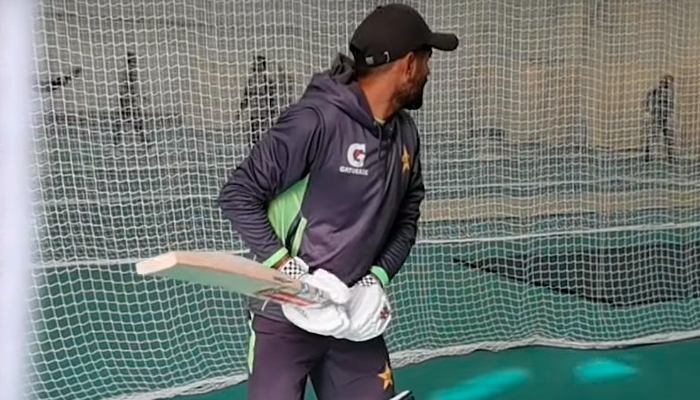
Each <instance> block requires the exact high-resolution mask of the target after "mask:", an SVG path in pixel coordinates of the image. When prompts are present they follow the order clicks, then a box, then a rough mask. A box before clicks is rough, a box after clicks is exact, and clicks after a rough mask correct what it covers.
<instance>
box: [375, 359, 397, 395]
mask: <svg viewBox="0 0 700 400" xmlns="http://www.w3.org/2000/svg"><path fill="white" fill-rule="evenodd" d="M377 376H378V377H379V378H380V379H381V380H382V384H383V386H384V390H387V389H389V388H390V387H392V386H394V374H393V373H392V372H391V368H389V363H386V364H385V365H384V371H382V373H381V374H379V375H377Z"/></svg>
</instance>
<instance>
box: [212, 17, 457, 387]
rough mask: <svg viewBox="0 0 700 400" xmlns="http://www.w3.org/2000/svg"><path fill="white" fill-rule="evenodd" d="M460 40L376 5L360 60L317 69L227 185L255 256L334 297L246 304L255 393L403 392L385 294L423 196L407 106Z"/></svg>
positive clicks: (362, 31) (229, 206) (361, 31)
mask: <svg viewBox="0 0 700 400" xmlns="http://www.w3.org/2000/svg"><path fill="white" fill-rule="evenodd" d="M457 45H458V40H457V37H456V36H455V35H452V34H440V33H433V32H432V31H431V30H430V29H429V27H428V25H427V24H426V23H425V21H424V20H423V18H422V17H421V15H420V14H419V13H418V12H417V11H416V10H414V9H412V8H410V7H408V6H405V5H398V4H392V5H387V6H384V7H379V8H377V9H376V10H374V11H373V12H372V13H371V14H370V15H369V16H367V17H366V19H365V20H364V21H363V22H362V23H361V24H360V25H359V26H358V27H357V30H356V31H355V33H354V35H353V37H352V39H351V42H350V50H351V52H352V53H353V56H354V60H355V62H353V61H352V60H350V58H348V57H346V56H344V55H342V54H341V55H339V56H338V58H337V59H336V60H335V62H334V63H333V66H332V67H331V69H330V70H328V71H326V72H324V73H320V74H316V75H315V76H314V77H313V78H312V80H311V83H310V84H309V86H308V87H307V89H306V91H305V93H304V95H303V96H302V98H301V99H300V100H299V102H298V103H296V104H294V105H292V106H290V108H289V109H288V110H287V111H285V113H284V114H283V115H282V116H281V117H280V118H279V119H278V121H277V122H276V124H275V125H274V126H273V127H272V128H271V129H270V130H269V132H268V135H267V137H266V138H265V139H263V140H262V141H261V142H260V143H258V145H257V146H255V147H254V148H253V149H252V151H251V153H250V155H249V156H248V158H247V159H246V160H244V162H243V163H242V164H241V165H240V166H238V168H236V170H235V171H234V172H233V173H232V174H231V176H230V178H229V181H228V182H227V183H226V185H225V186H224V187H223V189H222V191H221V194H220V198H219V204H220V207H221V209H222V211H223V214H224V216H225V217H226V218H227V219H229V220H230V221H231V223H232V225H233V228H234V229H235V230H236V231H238V233H239V234H240V236H241V238H242V239H243V241H244V242H245V243H246V244H247V245H248V246H249V247H250V249H251V252H252V253H253V254H254V256H255V257H256V258H257V259H259V260H260V261H261V262H262V263H263V264H264V265H265V266H268V267H271V268H277V269H279V270H280V271H282V272H284V273H286V274H288V275H290V276H292V277H294V278H297V279H301V280H303V281H305V282H307V283H309V284H311V285H314V286H317V287H319V288H320V289H322V290H325V291H326V292H327V293H328V294H329V296H330V297H331V299H333V300H334V302H335V304H332V305H328V306H324V307H318V308H313V309H300V308H296V307H293V306H282V307H279V306H277V305H275V304H272V303H263V302H259V301H251V304H250V307H251V315H252V317H251V318H252V321H251V327H252V330H253V332H252V337H251V345H250V351H251V355H250V358H249V359H250V365H249V368H250V379H249V382H248V399H249V400H268V399H275V400H301V399H303V397H304V388H305V383H306V379H307V377H309V378H310V379H311V382H312V384H313V386H314V390H315V392H316V395H317V396H318V398H319V400H356V399H363V400H387V399H391V398H392V397H393V396H394V395H395V390H394V381H393V374H392V370H391V365H390V363H389V355H388V351H387V347H386V344H385V342H384V339H383V337H382V335H383V333H384V330H385V329H386V327H387V325H388V324H389V321H390V320H391V307H390V304H389V300H388V298H387V295H386V293H385V291H384V290H385V288H386V286H387V285H388V284H389V282H390V280H391V279H392V278H393V277H394V275H396V273H397V272H398V271H399V269H400V268H401V266H402V265H403V263H404V262H405V260H406V259H407V257H408V255H409V253H410V251H411V248H412V247H413V245H414V243H415V238H416V230H417V222H418V218H419V213H420V211H419V208H420V204H421V202H422V201H423V198H424V193H425V192H424V186H423V178H422V174H421V164H420V157H419V138H418V130H417V128H416V125H415V123H414V122H413V120H412V119H411V117H410V115H409V114H408V113H407V112H405V111H404V109H412V110H417V109H419V108H420V107H421V105H422V102H423V88H424V86H425V84H426V82H427V78H428V74H429V68H428V61H429V59H430V56H431V54H432V49H434V48H435V49H439V50H444V51H452V50H454V49H455V48H456V47H457ZM399 398H401V399H404V398H406V397H405V395H404V394H401V395H398V396H397V397H396V399H399Z"/></svg>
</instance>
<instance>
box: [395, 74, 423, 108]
mask: <svg viewBox="0 0 700 400" xmlns="http://www.w3.org/2000/svg"><path fill="white" fill-rule="evenodd" d="M426 83H428V78H427V77H424V78H422V79H420V78H418V79H416V80H415V81H413V82H410V83H409V85H408V86H407V87H406V88H405V90H403V91H402V93H401V95H400V96H399V97H398V100H399V101H398V103H399V106H400V108H402V109H405V110H419V109H420V108H421V107H423V91H424V89H425V84H426Z"/></svg>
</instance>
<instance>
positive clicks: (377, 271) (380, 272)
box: [369, 265, 391, 287]
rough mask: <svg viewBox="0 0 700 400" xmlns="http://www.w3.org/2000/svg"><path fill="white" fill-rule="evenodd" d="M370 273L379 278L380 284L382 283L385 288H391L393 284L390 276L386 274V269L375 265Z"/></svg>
mask: <svg viewBox="0 0 700 400" xmlns="http://www.w3.org/2000/svg"><path fill="white" fill-rule="evenodd" d="M369 272H371V273H372V274H373V275H374V276H376V277H377V279H379V282H381V283H382V286H383V287H387V286H389V282H391V279H389V274H387V273H386V270H384V268H382V267H379V266H376V265H375V266H373V267H372V268H370V269H369Z"/></svg>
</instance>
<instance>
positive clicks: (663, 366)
mask: <svg viewBox="0 0 700 400" xmlns="http://www.w3.org/2000/svg"><path fill="white" fill-rule="evenodd" d="M699 376H700V340H688V341H682V342H675V343H669V344H661V345H650V346H639V347H632V348H627V349H617V350H605V351H599V350H595V351H594V350H566V349H555V348H544V347H528V348H520V349H513V350H507V351H503V352H498V353H491V352H483V351H480V352H476V353H472V354H469V355H466V356H460V357H445V358H438V359H433V360H430V361H427V362H424V363H422V364H418V365H413V366H409V367H406V368H402V369H399V370H397V371H396V372H395V380H396V384H397V388H398V389H400V390H404V389H411V390H412V391H413V392H414V394H415V397H416V400H487V399H488V400H627V399H629V400H632V399H634V400H660V399H663V400H698V399H700V378H699ZM245 397H246V387H245V384H241V385H238V386H234V387H232V388H229V389H227V390H223V391H219V392H214V393H210V394H207V395H202V396H196V397H186V398H185V397H183V398H181V400H237V399H245ZM306 398H307V400H310V399H316V397H315V396H313V394H310V393H307V397H306ZM331 400H332V399H331Z"/></svg>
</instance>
